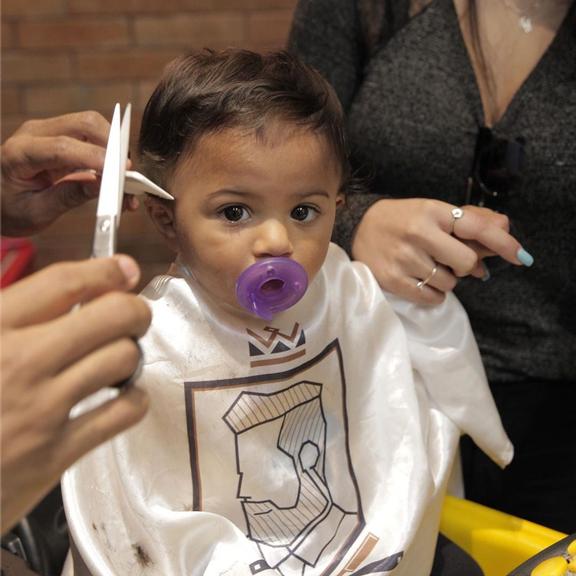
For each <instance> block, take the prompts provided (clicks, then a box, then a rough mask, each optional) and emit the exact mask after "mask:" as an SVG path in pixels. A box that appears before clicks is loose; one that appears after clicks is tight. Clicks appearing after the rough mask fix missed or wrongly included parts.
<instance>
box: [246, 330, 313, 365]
mask: <svg viewBox="0 0 576 576" xmlns="http://www.w3.org/2000/svg"><path fill="white" fill-rule="evenodd" d="M246 332H247V333H248V350H249V354H250V367H251V368H254V367H257V366H273V365H275V364H283V363H284V362H290V361H291V360H294V359H295V358H299V357H300V356H304V354H306V347H305V344H306V335H305V334H304V330H303V329H302V328H301V327H300V324H298V322H296V323H295V324H294V326H293V327H292V330H291V331H290V333H289V334H288V333H285V332H282V331H281V330H280V329H279V328H274V327H273V326H266V328H264V329H263V330H261V331H260V333H259V332H257V331H255V330H251V329H249V328H247V329H246Z"/></svg>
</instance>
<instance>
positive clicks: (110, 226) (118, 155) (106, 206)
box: [92, 104, 174, 258]
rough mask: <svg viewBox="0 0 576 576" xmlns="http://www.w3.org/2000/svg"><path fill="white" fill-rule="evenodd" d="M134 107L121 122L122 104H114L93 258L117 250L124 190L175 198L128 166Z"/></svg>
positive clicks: (132, 192)
mask: <svg viewBox="0 0 576 576" xmlns="http://www.w3.org/2000/svg"><path fill="white" fill-rule="evenodd" d="M131 108H132V107H131V105H130V104H128V105H127V106H126V109H125V110H124V116H123V117H122V122H120V104H116V106H115V107H114V114H113V116H112V123H111V125H110V133H109V135H108V144H107V146H106V156H105V158H104V169H103V171H102V180H101V182H100V193H99V196H98V208H97V210H96V227H95V230H94V242H93V245H92V256H93V257H94V258H105V257H108V256H112V255H113V254H114V253H115V252H116V242H117V237H118V227H119V225H120V216H121V214H122V201H123V199H124V193H127V194H134V195H140V194H153V195H154V196H159V197H160V198H165V199H168V200H174V197H173V196H171V195H170V194H168V192H166V190H164V189H162V188H160V186H157V185H156V184H154V182H152V181H151V180H149V179H148V178H146V176H144V175H143V174H140V172H136V171H134V170H126V163H127V161H128V149H129V141H130V112H131Z"/></svg>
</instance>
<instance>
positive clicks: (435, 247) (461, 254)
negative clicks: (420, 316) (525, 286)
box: [352, 198, 531, 304]
mask: <svg viewBox="0 0 576 576" xmlns="http://www.w3.org/2000/svg"><path fill="white" fill-rule="evenodd" d="M454 208H456V207H455V206H452V205H451V204H447V203H446V202H441V201H439V200H429V199H421V198H416V199H407V200H388V199H383V200H380V201H378V202H376V203H375V204H374V205H372V206H371V207H370V208H369V209H368V210H367V211H366V214H365V215H364V217H363V219H362V221H361V222H360V224H359V225H358V228H357V230H356V234H355V236H354V241H353V244H352V256H353V258H354V259H355V260H360V261H362V262H364V263H365V264H367V265H368V266H369V267H370V268H371V270H372V272H373V273H374V275H375V277H376V279H377V280H378V282H379V283H380V285H381V286H382V288H383V289H384V290H386V291H388V292H392V293H394V294H396V295H398V296H402V297H404V298H407V299H408V300H412V301H414V302H418V303H421V304H438V303H440V302H442V301H443V300H444V296H445V294H446V292H450V291H451V290H453V289H454V287H455V286H456V283H457V281H458V278H460V277H463V276H468V275H472V276H475V277H477V278H483V277H484V276H485V274H486V271H485V268H484V266H483V264H482V259H483V258H485V257H487V256H496V255H497V256H501V257H502V258H504V259H505V260H507V261H508V262H511V263H512V264H516V265H521V264H524V265H530V264H531V262H530V260H531V257H530V255H529V254H528V253H527V252H525V251H524V250H523V249H522V246H521V245H520V243H519V242H518V241H517V240H516V239H515V238H514V237H513V236H511V235H510V234H509V222H508V218H507V217H506V216H504V215H503V214H499V213H497V212H494V211H492V210H489V209H488V208H480V207H478V206H463V207H462V211H463V215H462V217H461V218H458V219H456V218H454V216H453V215H452V210H453V209H454ZM519 257H520V258H522V260H523V261H521V260H520V259H519ZM434 270H435V271H434ZM422 281H426V282H425V283H424V284H423V283H422Z"/></svg>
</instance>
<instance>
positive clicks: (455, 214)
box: [450, 207, 464, 236]
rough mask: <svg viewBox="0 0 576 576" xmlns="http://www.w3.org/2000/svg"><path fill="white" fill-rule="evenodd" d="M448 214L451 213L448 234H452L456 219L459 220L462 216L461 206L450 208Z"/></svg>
mask: <svg viewBox="0 0 576 576" xmlns="http://www.w3.org/2000/svg"><path fill="white" fill-rule="evenodd" d="M450 214H452V223H451V225H450V236H453V235H454V227H455V226H456V220H460V218H462V217H463V216H464V210H463V209H462V208H458V207H455V208H452V210H450Z"/></svg>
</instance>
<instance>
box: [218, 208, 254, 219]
mask: <svg viewBox="0 0 576 576" xmlns="http://www.w3.org/2000/svg"><path fill="white" fill-rule="evenodd" d="M220 214H222V216H224V218H226V220H228V221H229V222H240V221H241V220H246V219H247V218H249V217H250V213H249V212H248V210H246V208H244V206H239V205H233V206H226V207H225V208H222V210H220Z"/></svg>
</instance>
